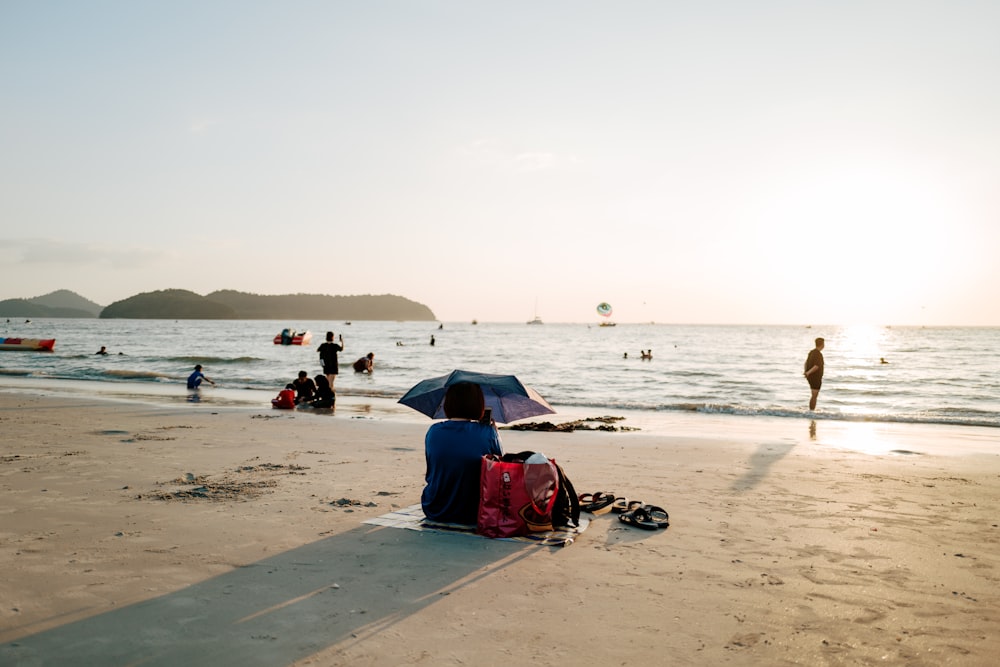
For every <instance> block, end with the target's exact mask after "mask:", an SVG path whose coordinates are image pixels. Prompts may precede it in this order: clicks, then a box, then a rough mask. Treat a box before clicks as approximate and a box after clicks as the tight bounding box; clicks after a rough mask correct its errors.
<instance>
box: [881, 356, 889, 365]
mask: <svg viewBox="0 0 1000 667" xmlns="http://www.w3.org/2000/svg"><path fill="white" fill-rule="evenodd" d="M879 363H882V364H887V363H889V362H888V361H886V360H885V357H879Z"/></svg>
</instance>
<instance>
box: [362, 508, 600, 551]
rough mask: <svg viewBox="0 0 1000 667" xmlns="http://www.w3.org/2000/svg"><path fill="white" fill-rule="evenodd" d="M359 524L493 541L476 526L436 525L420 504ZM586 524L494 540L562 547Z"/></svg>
mask: <svg viewBox="0 0 1000 667" xmlns="http://www.w3.org/2000/svg"><path fill="white" fill-rule="evenodd" d="M361 523H367V524H370V525H373V526H385V527H386V528H403V529H406V530H420V531H424V532H428V533H452V534H458V535H468V536H470V537H475V538H477V539H480V540H488V539H492V538H489V537H483V536H482V535H477V534H476V527H475V526H468V525H465V524H460V523H439V522H437V521H431V520H429V519H427V518H426V517H425V516H424V510H423V509H422V508H421V506H420V504H419V503H417V504H416V505H410V506H409V507H404V508H402V509H398V510H396V511H394V512H389V513H388V514H383V515H382V516H377V517H374V518H372V519H366V520H365V521H362V522H361ZM588 525H590V521H588V520H587V519H584V518H582V517H581V519H580V527H579V528H559V529H556V530H549V531H546V532H544V533H532V534H530V535H522V536H519V537H499V538H495V539H500V540H508V541H511V542H526V543H528V544H537V545H538V546H541V547H565V546H568V545H570V544H573V540H575V539H576V537H577V536H578V535H580V533H582V532H583V531H585V530H587V526H588Z"/></svg>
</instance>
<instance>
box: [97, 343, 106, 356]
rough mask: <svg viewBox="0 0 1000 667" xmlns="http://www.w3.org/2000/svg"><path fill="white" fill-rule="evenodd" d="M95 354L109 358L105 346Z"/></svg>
mask: <svg viewBox="0 0 1000 667" xmlns="http://www.w3.org/2000/svg"><path fill="white" fill-rule="evenodd" d="M94 354H99V355H101V356H102V357H106V356H108V348H106V347H104V346H103V345H102V346H101V349H99V350H98V351H97V352H94Z"/></svg>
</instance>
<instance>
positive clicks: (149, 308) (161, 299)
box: [100, 289, 436, 322]
mask: <svg viewBox="0 0 1000 667" xmlns="http://www.w3.org/2000/svg"><path fill="white" fill-rule="evenodd" d="M100 316H101V317H102V318H134V319H173V320H191V319H201V320H220V319H227V320H228V319H239V320H286V321H287V320H392V321H397V320H398V321H417V322H421V321H426V322H433V321H434V320H435V319H436V318H435V317H434V313H433V312H431V309H430V308H428V307H427V306H425V305H423V304H422V303H417V302H416V301H411V300H410V299H406V298H404V297H401V296H395V295H392V294H379V295H360V296H329V295H325V294H284V295H265V294H249V293H247V292H236V291H234V290H220V291H217V292H212V293H211V294H208V295H207V296H200V295H198V294H195V293H194V292H189V291H187V290H176V289H175V290H161V291H157V292H145V293H143V294H137V295H135V296H132V297H129V298H128V299H124V300H122V301H116V302H115V303H112V304H111V305H109V306H108V307H107V308H105V309H104V310H103V311H101V315H100Z"/></svg>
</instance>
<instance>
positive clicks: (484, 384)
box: [399, 370, 555, 424]
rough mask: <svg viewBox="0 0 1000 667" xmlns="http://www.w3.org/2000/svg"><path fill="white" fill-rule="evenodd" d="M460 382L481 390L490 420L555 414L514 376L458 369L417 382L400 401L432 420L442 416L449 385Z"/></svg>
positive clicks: (508, 419)
mask: <svg viewBox="0 0 1000 667" xmlns="http://www.w3.org/2000/svg"><path fill="white" fill-rule="evenodd" d="M459 382H472V383H474V384H478V385H479V386H480V387H481V388H482V390H483V398H484V399H485V400H486V407H488V408H491V409H492V410H493V419H494V420H495V421H498V422H500V423H502V424H507V423H509V422H512V421H517V420H518V419H525V418H527V417H534V416H536V415H550V414H553V413H555V410H553V409H552V406H551V405H549V404H548V402H546V400H545V399H544V398H542V397H541V395H540V394H539V393H538V392H537V391H535V390H534V389H532V388H531V387H526V386H524V385H523V384H522V383H521V381H520V380H518V379H517V378H516V377H514V376H513V375H494V374H492V373H475V372H473V371H460V370H455V371H452V372H451V373H449V374H448V375H442V376H440V377H436V378H430V379H428V380H423V381H421V382H418V383H417V384H416V385H414V387H413V388H412V389H410V390H409V391H408V392H406V394H405V395H404V396H403V398H401V399H399V402H400V403H402V404H403V405H406V406H409V407H411V408H413V409H414V410H416V411H417V412H422V413H424V414H425V415H427V416H428V417H430V418H432V419H444V418H445V417H446V415H445V414H444V395H445V393H446V392H447V390H448V387H450V386H451V385H453V384H458V383H459Z"/></svg>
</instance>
